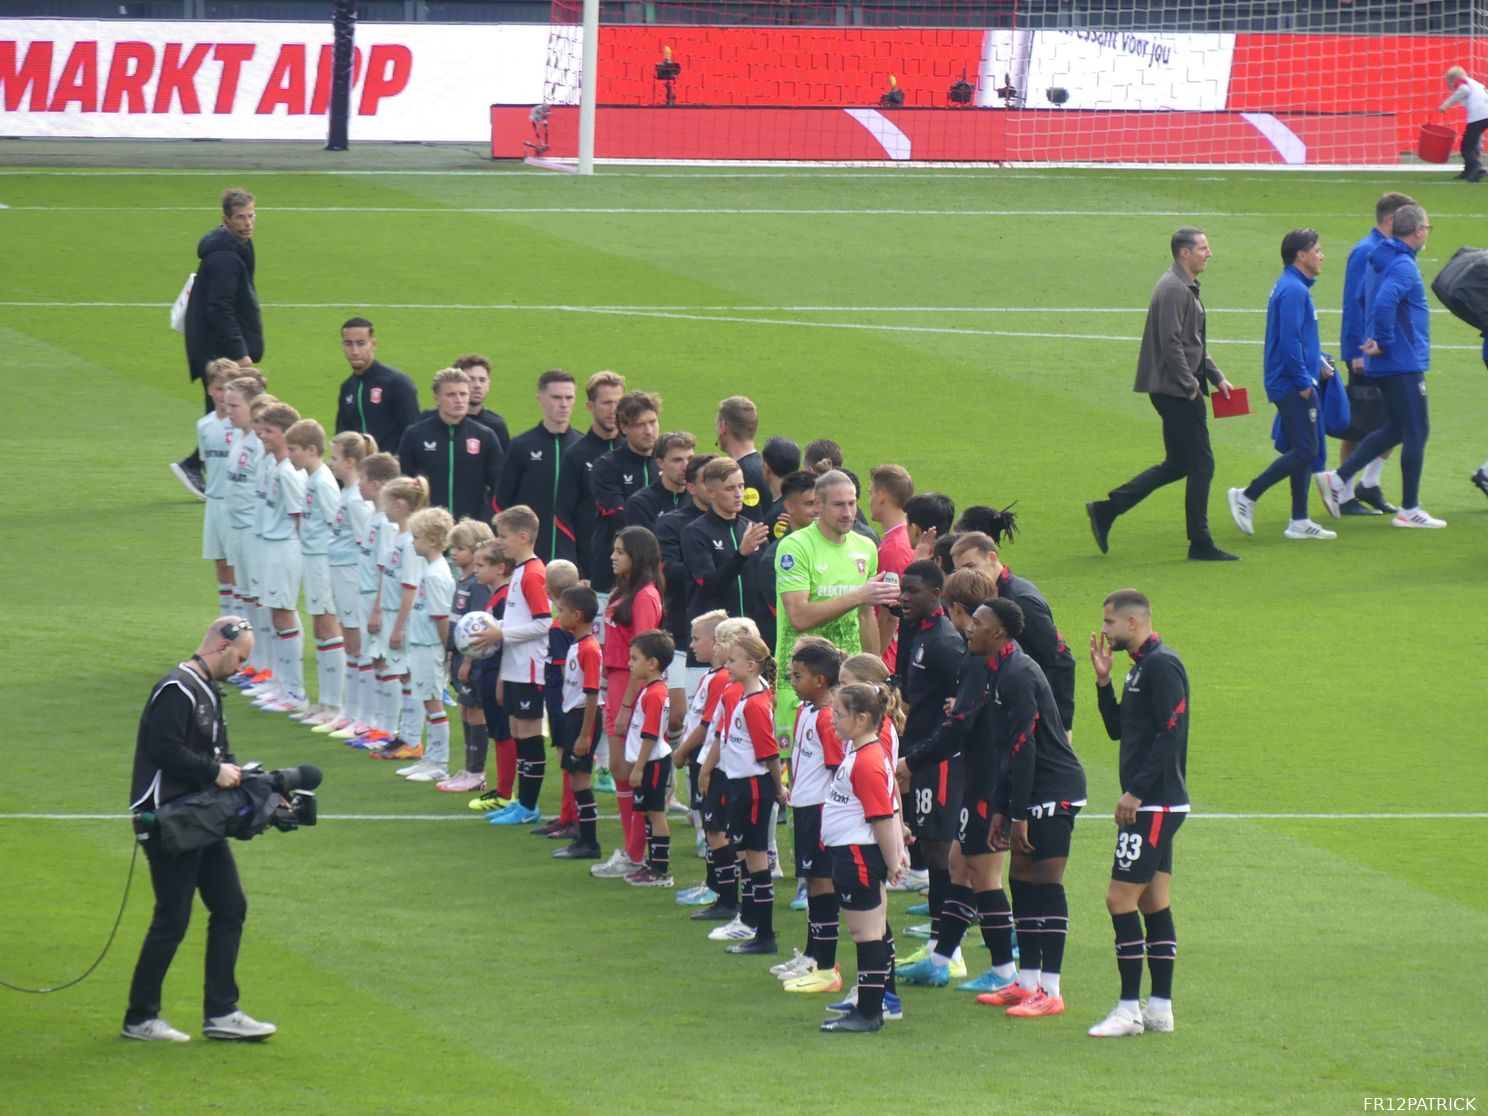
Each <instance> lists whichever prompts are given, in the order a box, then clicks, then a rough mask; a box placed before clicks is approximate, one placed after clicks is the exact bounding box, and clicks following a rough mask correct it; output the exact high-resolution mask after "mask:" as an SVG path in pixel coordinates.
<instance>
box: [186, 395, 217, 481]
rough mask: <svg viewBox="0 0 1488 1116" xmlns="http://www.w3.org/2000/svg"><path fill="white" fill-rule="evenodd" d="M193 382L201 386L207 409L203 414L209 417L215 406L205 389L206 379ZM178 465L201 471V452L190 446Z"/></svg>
mask: <svg viewBox="0 0 1488 1116" xmlns="http://www.w3.org/2000/svg"><path fill="white" fill-rule="evenodd" d="M194 382H197V383H200V384H201V389H202V396H203V397H204V398H205V399H206V403H207V409H206V411H205V413H206V414H209V415H210V414H211V413H212V412H213V411H215V410H216V409H217V404H216V403H214V402H212V393H211V391H209V390H208V389H207V378H206V377H205V376H203V377H202V378H201V379H200V380H198V381H194ZM180 463H181V464H182V465H186V466H189V467H190V468H193V469H201V468H203V465H202V459H201V450H200V449H199V448H197V447H196V446H192V447H191V452H190V453H188V454H187V455H186V456H185V457H183V458H181V462H180Z"/></svg>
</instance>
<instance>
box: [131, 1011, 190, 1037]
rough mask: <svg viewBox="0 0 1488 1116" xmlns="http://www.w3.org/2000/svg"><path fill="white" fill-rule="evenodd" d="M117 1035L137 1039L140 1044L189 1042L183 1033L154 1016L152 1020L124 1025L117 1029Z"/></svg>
mask: <svg viewBox="0 0 1488 1116" xmlns="http://www.w3.org/2000/svg"><path fill="white" fill-rule="evenodd" d="M119 1033H120V1034H121V1035H123V1036H124V1037H125V1038H128V1039H139V1040H140V1041H141V1042H190V1041H191V1036H190V1035H188V1034H187V1033H186V1032H185V1031H178V1030H176V1029H175V1028H174V1027H172V1026H171V1025H170V1024H169V1023H167V1022H166V1021H165V1020H164V1019H161V1018H160V1017H159V1016H156V1017H155V1018H154V1019H146V1020H145V1021H144V1022H143V1023H126V1024H124V1026H123V1027H121V1028H119Z"/></svg>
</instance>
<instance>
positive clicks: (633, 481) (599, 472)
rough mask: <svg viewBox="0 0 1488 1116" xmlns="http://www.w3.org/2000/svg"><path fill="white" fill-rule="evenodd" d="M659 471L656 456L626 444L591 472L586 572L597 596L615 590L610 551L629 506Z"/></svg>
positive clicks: (604, 457) (601, 459)
mask: <svg viewBox="0 0 1488 1116" xmlns="http://www.w3.org/2000/svg"><path fill="white" fill-rule="evenodd" d="M657 469H658V466H657V464H656V459H655V458H654V457H642V456H641V455H640V454H638V453H636V452H635V451H634V450H633V449H631V448H630V445H629V444H628V443H625V442H622V443H620V445H619V446H617V447H616V448H615V449H614V450H613V451H612V452H610V453H606V454H601V455H600V456H599V457H597V458H596V459H595V461H594V466H593V468H591V469H590V470H589V495H590V499H591V503H592V504H593V507H592V508H591V509H590V510H591V511H592V512H593V513H594V526H593V529H592V530H591V531H590V534H589V551H588V555H589V567H588V568H587V569H585V570H584V573H585V575H586V576H587V577H588V578H589V584H590V585H592V586H593V587H594V591H595V592H596V593H608V592H609V591H610V590H611V589H613V588H614V587H615V570H614V567H613V566H611V565H610V550H611V548H612V547H613V546H614V545H615V536H616V535H618V534H619V533H620V528H622V527H624V526H625V503H626V501H627V500H629V499H630V498H631V497H632V496H634V495H635V494H636V493H637V492H640V491H641V490H642V489H644V488H649V487H650V485H651V482H652V481H653V480H655V479H656V478H657V476H658V475H659V474H658V472H657ZM581 553H582V551H581Z"/></svg>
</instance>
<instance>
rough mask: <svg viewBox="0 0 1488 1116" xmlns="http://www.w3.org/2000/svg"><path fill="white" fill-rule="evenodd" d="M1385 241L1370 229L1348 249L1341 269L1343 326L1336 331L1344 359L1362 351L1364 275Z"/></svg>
mask: <svg viewBox="0 0 1488 1116" xmlns="http://www.w3.org/2000/svg"><path fill="white" fill-rule="evenodd" d="M1384 242H1385V237H1384V234H1382V233H1381V232H1380V231H1379V229H1370V230H1369V235H1368V236H1366V237H1364V239H1363V240H1361V241H1359V243H1357V244H1355V245H1354V246H1353V247H1352V248H1350V249H1349V256H1348V263H1347V264H1346V265H1345V266H1344V269H1343V328H1342V329H1341V330H1340V331H1339V336H1338V347H1339V350H1340V351H1339V354H1338V355H1339V357H1340V358H1341V359H1342V360H1343V361H1344V362H1345V363H1348V362H1349V361H1355V360H1358V359H1359V358H1360V357H1361V356H1363V355H1364V350H1363V348H1362V347H1361V346H1363V344H1364V275H1365V273H1366V272H1368V270H1369V257H1370V256H1372V255H1374V250H1375V249H1376V248H1378V247H1379V246H1380V245H1381V244H1383V243H1384Z"/></svg>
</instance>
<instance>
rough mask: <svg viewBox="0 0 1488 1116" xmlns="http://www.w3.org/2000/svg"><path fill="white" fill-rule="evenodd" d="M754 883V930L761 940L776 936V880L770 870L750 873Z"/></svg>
mask: <svg viewBox="0 0 1488 1116" xmlns="http://www.w3.org/2000/svg"><path fill="white" fill-rule="evenodd" d="M749 875H750V877H751V879H752V881H753V883H754V930H755V935H756V936H757V937H759V938H773V937H774V936H775V880H774V879H773V878H772V877H771V875H770V869H768V868H762V869H760V870H759V871H758V872H751V873H749Z"/></svg>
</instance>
